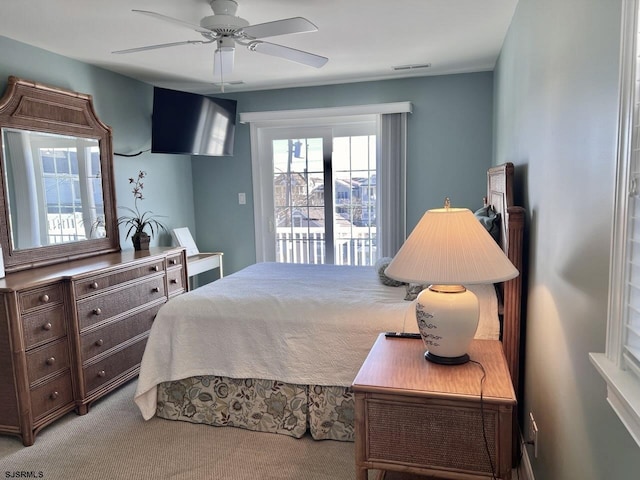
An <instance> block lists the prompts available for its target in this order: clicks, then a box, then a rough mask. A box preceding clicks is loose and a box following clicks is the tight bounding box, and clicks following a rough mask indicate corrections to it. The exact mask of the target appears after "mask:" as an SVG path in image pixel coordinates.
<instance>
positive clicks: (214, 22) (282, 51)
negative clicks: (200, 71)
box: [112, 0, 329, 85]
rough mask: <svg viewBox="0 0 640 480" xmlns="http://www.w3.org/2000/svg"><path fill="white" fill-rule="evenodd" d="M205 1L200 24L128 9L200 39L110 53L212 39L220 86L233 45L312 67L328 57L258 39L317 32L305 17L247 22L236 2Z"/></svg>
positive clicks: (230, 68)
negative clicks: (205, 12) (208, 11)
mask: <svg viewBox="0 0 640 480" xmlns="http://www.w3.org/2000/svg"><path fill="white" fill-rule="evenodd" d="M209 3H210V5H211V9H212V10H213V15H209V16H206V17H204V18H203V19H202V20H200V25H196V24H193V23H189V22H185V21H183V20H179V19H177V18H173V17H168V16H166V15H162V14H160V13H156V12H150V11H147V10H132V11H133V12H135V13H140V14H143V15H148V16H150V17H153V18H156V19H158V20H162V21H165V22H169V23H172V24H174V25H180V26H182V27H186V28H189V29H190V30H194V31H196V32H198V33H200V34H201V35H202V36H203V37H204V39H203V40H185V41H182V42H172V43H162V44H158V45H148V46H145V47H137V48H129V49H126V50H117V51H115V52H112V53H118V54H120V53H134V52H141V51H145V50H154V49H157V48H165V47H174V46H178V45H202V44H208V43H214V42H215V43H216V45H217V47H216V50H215V53H214V57H213V58H214V61H213V75H214V79H215V81H217V82H220V84H221V85H224V78H225V77H228V76H229V75H230V74H231V72H232V71H233V59H234V52H235V45H236V44H238V45H242V46H245V47H247V48H248V49H249V50H251V51H252V52H258V53H264V54H267V55H272V56H274V57H280V58H284V59H286V60H291V61H293V62H297V63H301V64H304V65H309V66H311V67H315V68H320V67H322V66H323V65H324V64H325V63H327V61H328V60H329V59H328V58H326V57H322V56H320V55H315V54H313V53H309V52H304V51H302V50H296V49H295V48H291V47H285V46H284V45H278V44H275V43H270V42H265V41H263V40H261V39H262V38H266V37H274V36H276V35H287V34H291V33H306V32H315V31H317V30H318V28H317V27H316V26H315V25H314V24H313V23H311V22H310V21H309V20H307V19H306V18H302V17H293V18H286V19H283V20H276V21H273V22H266V23H259V24H256V25H250V24H249V22H248V21H247V20H245V19H244V18H240V17H238V16H236V11H237V9H238V3H237V2H236V1H235V0H211V1H210V2H209Z"/></svg>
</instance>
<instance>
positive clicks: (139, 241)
mask: <svg viewBox="0 0 640 480" xmlns="http://www.w3.org/2000/svg"><path fill="white" fill-rule="evenodd" d="M131 241H132V242H133V248H134V250H149V242H150V241H151V237H150V236H149V235H148V234H147V233H145V232H140V233H135V234H134V235H133V236H132V237H131Z"/></svg>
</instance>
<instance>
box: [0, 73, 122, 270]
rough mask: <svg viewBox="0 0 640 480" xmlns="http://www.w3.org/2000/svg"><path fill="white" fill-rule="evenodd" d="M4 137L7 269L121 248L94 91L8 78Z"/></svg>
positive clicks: (1, 123) (108, 146) (105, 130)
mask: <svg viewBox="0 0 640 480" xmlns="http://www.w3.org/2000/svg"><path fill="white" fill-rule="evenodd" d="M0 138H1V140H2V148H1V149H0V167H1V169H2V175H1V182H2V188H1V189H0V208H1V209H2V218H1V219H0V246H2V251H3V257H4V264H5V269H6V271H8V272H11V271H17V270H24V269H27V268H32V267H36V266H41V265H48V264H54V263H60V262H63V261H66V260H70V259H75V258H82V257H88V256H93V255H97V254H100V253H107V252H112V251H117V250H119V249H120V245H119V235H118V227H117V214H116V211H115V193H114V185H113V159H112V154H113V153H112V136H111V129H110V128H109V127H108V126H106V125H104V124H103V123H102V122H101V121H100V120H99V119H98V118H97V116H96V115H95V112H94V109H93V104H92V97H91V96H90V95H86V94H81V93H77V92H72V91H69V90H64V89H60V88H56V87H50V86H47V85H43V84H39V83H36V82H32V81H28V80H24V79H19V78H17V77H9V81H8V84H7V89H6V92H5V94H4V96H3V97H2V99H0Z"/></svg>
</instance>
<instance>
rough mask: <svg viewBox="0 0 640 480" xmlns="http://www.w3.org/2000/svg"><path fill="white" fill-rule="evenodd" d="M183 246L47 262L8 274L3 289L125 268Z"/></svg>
mask: <svg viewBox="0 0 640 480" xmlns="http://www.w3.org/2000/svg"><path fill="white" fill-rule="evenodd" d="M181 250H183V247H152V248H151V249H149V250H141V251H136V250H122V251H120V252H115V253H106V254H103V255H95V256H92V257H87V258H83V259H79V260H70V261H68V262H63V263H57V264H55V265H47V266H42V267H37V268H33V269H29V270H23V271H19V272H13V273H7V275H6V277H5V278H2V279H0V292H7V291H16V290H19V289H22V288H25V287H26V286H28V287H37V286H38V285H42V284H47V283H51V282H55V281H60V280H62V279H67V278H72V277H75V276H78V275H82V274H85V273H87V272H92V271H96V270H102V271H103V272H104V271H107V270H108V269H111V268H113V269H117V268H122V267H123V266H125V265H126V264H128V265H134V264H135V263H142V262H145V261H148V260H150V259H152V258H153V257H157V256H158V255H166V254H168V253H171V252H175V253H179V252H180V251H181Z"/></svg>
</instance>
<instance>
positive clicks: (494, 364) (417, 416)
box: [352, 334, 516, 480]
mask: <svg viewBox="0 0 640 480" xmlns="http://www.w3.org/2000/svg"><path fill="white" fill-rule="evenodd" d="M424 351H425V347H424V345H423V343H422V340H420V339H410V338H386V337H385V336H384V334H382V335H380V336H379V337H378V339H377V340H376V343H375V344H374V346H373V347H372V349H371V351H370V352H369V355H368V357H367V359H366V360H365V362H364V363H363V365H362V368H361V369H360V372H359V373H358V375H357V376H356V378H355V380H354V382H353V385H352V388H353V391H354V394H355V440H356V445H355V447H356V479H357V480H366V479H367V470H368V469H377V470H382V471H383V472H384V471H387V472H388V475H387V477H388V478H393V479H395V478H403V474H411V473H413V474H422V475H429V478H434V479H436V478H437V479H451V478H461V479H462V478H464V479H467V480H471V479H487V478H491V470H492V466H491V464H493V469H494V471H495V474H496V478H499V479H501V480H508V479H510V478H511V449H512V443H511V438H512V437H511V435H512V430H511V428H512V418H513V415H512V413H513V408H514V406H515V404H516V397H515V393H514V390H513V386H512V384H511V377H510V375H509V371H508V368H507V363H506V360H505V356H504V352H503V350H502V345H501V343H500V342H499V341H497V340H474V341H473V342H472V343H471V346H470V347H469V356H470V357H471V359H472V360H475V361H477V362H480V363H481V364H482V365H483V366H484V369H485V371H486V378H485V381H484V384H483V387H482V393H483V396H482V400H481V399H480V379H481V378H482V370H481V368H480V366H478V365H477V364H475V363H471V362H469V363H466V364H463V365H455V366H447V365H436V364H434V363H431V362H428V361H426V360H425V358H424ZM485 435H486V439H487V442H486V444H485V440H484V438H485ZM487 450H488V451H489V455H487ZM489 458H491V462H490V461H489ZM379 478H385V474H384V473H383V474H381V477H379Z"/></svg>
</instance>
